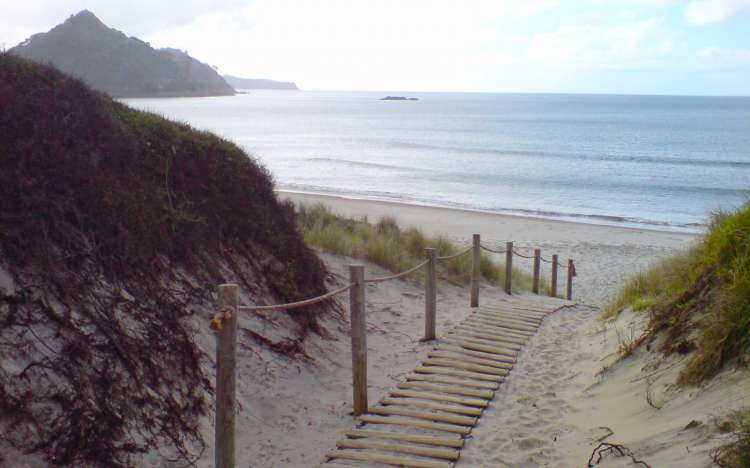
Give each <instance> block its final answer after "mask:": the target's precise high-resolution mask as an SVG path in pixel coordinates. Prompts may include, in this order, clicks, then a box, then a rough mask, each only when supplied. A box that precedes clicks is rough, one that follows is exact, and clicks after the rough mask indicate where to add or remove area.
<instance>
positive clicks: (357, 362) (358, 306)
mask: <svg viewBox="0 0 750 468" xmlns="http://www.w3.org/2000/svg"><path fill="white" fill-rule="evenodd" d="M349 281H351V282H352V283H354V286H353V287H352V288H351V289H350V290H349V313H350V315H351V318H350V321H351V324H352V392H353V396H354V415H355V416H359V415H360V414H363V413H366V412H367V329H366V326H367V322H366V320H365V267H364V266H362V265H349Z"/></svg>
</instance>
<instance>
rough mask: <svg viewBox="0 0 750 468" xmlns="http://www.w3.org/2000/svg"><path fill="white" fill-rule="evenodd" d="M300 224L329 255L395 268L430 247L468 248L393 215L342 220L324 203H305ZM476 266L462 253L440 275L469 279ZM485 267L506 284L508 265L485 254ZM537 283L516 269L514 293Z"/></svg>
mask: <svg viewBox="0 0 750 468" xmlns="http://www.w3.org/2000/svg"><path fill="white" fill-rule="evenodd" d="M297 222H298V225H299V229H300V231H301V233H302V235H303V236H304V238H305V241H306V242H307V244H308V245H310V246H314V247H317V248H320V249H322V250H323V251H325V252H329V253H334V254H338V255H346V256H349V257H354V258H361V259H363V260H367V261H369V262H372V263H375V264H376V265H379V266H382V267H383V268H386V269H388V270H390V271H393V272H399V271H404V270H406V269H408V268H410V267H412V266H414V265H415V264H417V263H419V262H421V261H422V260H424V258H425V248H427V247H434V248H436V249H437V251H438V255H439V256H448V255H453V254H455V253H458V252H460V251H461V250H463V249H465V248H466V247H465V246H459V245H457V244H456V243H454V242H453V241H451V240H450V239H448V238H446V237H443V236H436V237H428V236H426V235H425V234H424V233H423V232H422V231H420V230H418V229H413V228H411V229H404V230H402V229H401V228H400V227H399V226H398V224H397V223H396V221H395V219H393V218H390V217H385V218H382V219H380V220H379V221H378V222H377V223H375V224H370V223H368V222H367V219H362V220H354V219H346V218H342V217H339V216H337V215H335V214H333V213H332V212H331V211H330V210H329V209H328V208H327V207H326V206H324V205H322V204H315V205H304V204H302V205H299V207H298V211H297ZM471 269H472V259H471V255H462V256H460V257H458V258H456V259H452V260H448V261H441V262H440V270H439V273H440V274H442V275H443V276H444V277H446V278H448V279H450V280H452V281H457V282H461V283H468V282H469V281H470V279H471ZM479 269H480V271H481V274H482V277H483V278H484V279H485V280H486V281H488V282H490V283H493V284H498V285H501V284H504V282H505V264H504V263H498V262H495V261H493V260H492V259H491V258H490V257H489V256H487V255H484V254H483V255H482V257H481V262H480V265H479ZM416 275H417V274H416V273H415V277H416ZM531 283H532V278H531V275H530V274H528V273H526V272H524V271H522V270H518V269H513V290H514V291H518V292H520V291H529V290H531ZM540 288H541V290H547V288H548V287H547V284H546V282H544V281H542V283H541V284H540Z"/></svg>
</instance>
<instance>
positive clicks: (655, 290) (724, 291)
mask: <svg viewBox="0 0 750 468" xmlns="http://www.w3.org/2000/svg"><path fill="white" fill-rule="evenodd" d="M627 307H630V308H632V309H634V310H644V311H647V312H648V313H649V315H650V321H649V326H648V335H649V337H650V338H653V337H655V336H656V334H658V333H664V335H665V340H664V345H663V346H662V350H663V351H664V352H665V353H666V354H670V353H673V352H679V353H683V354H684V353H689V352H692V351H693V350H695V351H696V352H695V354H694V355H693V356H692V358H691V359H690V360H689V362H688V364H687V366H686V368H685V369H684V371H683V372H682V374H681V376H680V382H681V383H683V384H697V383H700V382H702V381H704V380H706V379H708V378H710V377H712V376H714V375H716V374H717V373H718V372H719V371H720V370H721V369H722V368H723V367H724V366H725V365H726V364H727V363H729V362H734V363H736V364H740V365H746V364H747V363H748V362H749V361H750V360H749V359H748V354H750V204H746V205H745V206H744V207H743V208H742V209H740V210H738V211H736V212H734V213H720V214H717V215H715V216H714V219H713V222H712V225H711V228H710V230H709V232H708V233H707V234H706V236H705V237H704V238H703V239H702V241H701V242H700V244H699V245H697V246H696V247H695V248H693V249H692V250H690V251H688V252H686V253H683V254H679V255H676V256H674V257H671V258H668V259H666V260H663V261H661V262H659V263H657V264H655V265H654V266H652V267H651V268H650V269H648V270H646V271H644V272H641V273H639V274H637V275H636V276H634V277H633V278H632V279H630V281H628V282H627V283H626V284H625V286H624V287H623V289H622V290H621V291H620V293H619V295H618V296H617V298H616V299H615V300H614V301H613V302H612V303H611V304H609V305H608V306H607V307H605V309H604V311H603V312H602V316H603V317H604V318H612V317H615V316H616V315H617V314H618V313H619V312H620V311H621V310H623V309H625V308H627ZM693 331H695V332H697V333H693ZM695 336H697V339H695Z"/></svg>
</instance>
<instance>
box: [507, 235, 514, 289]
mask: <svg viewBox="0 0 750 468" xmlns="http://www.w3.org/2000/svg"><path fill="white" fill-rule="evenodd" d="M512 291H513V242H506V243H505V292H506V293H508V294H511V293H512Z"/></svg>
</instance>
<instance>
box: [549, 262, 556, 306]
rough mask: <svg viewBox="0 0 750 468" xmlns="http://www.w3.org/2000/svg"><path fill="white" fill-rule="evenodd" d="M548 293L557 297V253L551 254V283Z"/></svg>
mask: <svg viewBox="0 0 750 468" xmlns="http://www.w3.org/2000/svg"><path fill="white" fill-rule="evenodd" d="M549 295H550V296H552V297H557V254H555V255H553V256H552V284H551V285H550V289H549Z"/></svg>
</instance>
